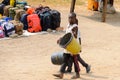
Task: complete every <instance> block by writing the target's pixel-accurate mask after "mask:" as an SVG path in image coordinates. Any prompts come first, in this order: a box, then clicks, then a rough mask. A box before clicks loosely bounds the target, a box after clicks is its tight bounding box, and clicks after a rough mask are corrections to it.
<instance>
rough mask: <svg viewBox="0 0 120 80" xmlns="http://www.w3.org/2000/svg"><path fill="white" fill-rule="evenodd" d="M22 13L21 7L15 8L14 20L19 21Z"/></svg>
mask: <svg viewBox="0 0 120 80" xmlns="http://www.w3.org/2000/svg"><path fill="white" fill-rule="evenodd" d="M22 14H25V10H23V9H18V10H16V15H15V17H14V20H16V21H20V19H21V16H22Z"/></svg>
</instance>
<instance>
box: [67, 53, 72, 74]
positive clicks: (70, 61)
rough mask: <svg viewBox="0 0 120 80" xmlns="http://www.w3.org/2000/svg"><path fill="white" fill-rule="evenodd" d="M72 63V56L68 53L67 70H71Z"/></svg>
mask: <svg viewBox="0 0 120 80" xmlns="http://www.w3.org/2000/svg"><path fill="white" fill-rule="evenodd" d="M72 64H73V58H72V56H71V55H70V58H69V60H68V68H67V72H71V71H72Z"/></svg>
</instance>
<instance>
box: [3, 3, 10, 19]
mask: <svg viewBox="0 0 120 80" xmlns="http://www.w3.org/2000/svg"><path fill="white" fill-rule="evenodd" d="M10 8H12V6H10V5H7V6H5V7H4V13H3V15H4V16H7V17H9V9H10Z"/></svg>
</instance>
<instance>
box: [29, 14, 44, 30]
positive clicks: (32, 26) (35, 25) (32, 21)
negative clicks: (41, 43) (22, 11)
mask: <svg viewBox="0 0 120 80" xmlns="http://www.w3.org/2000/svg"><path fill="white" fill-rule="evenodd" d="M27 22H28V31H29V32H39V31H41V30H42V27H41V23H40V18H39V17H38V15H37V14H31V15H28V16H27Z"/></svg>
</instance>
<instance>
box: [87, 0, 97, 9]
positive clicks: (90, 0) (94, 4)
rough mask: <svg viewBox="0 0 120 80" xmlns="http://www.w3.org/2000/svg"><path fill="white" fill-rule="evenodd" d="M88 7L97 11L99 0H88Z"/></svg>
mask: <svg viewBox="0 0 120 80" xmlns="http://www.w3.org/2000/svg"><path fill="white" fill-rule="evenodd" d="M88 9H89V10H93V11H97V10H98V2H97V1H95V0H88Z"/></svg>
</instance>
